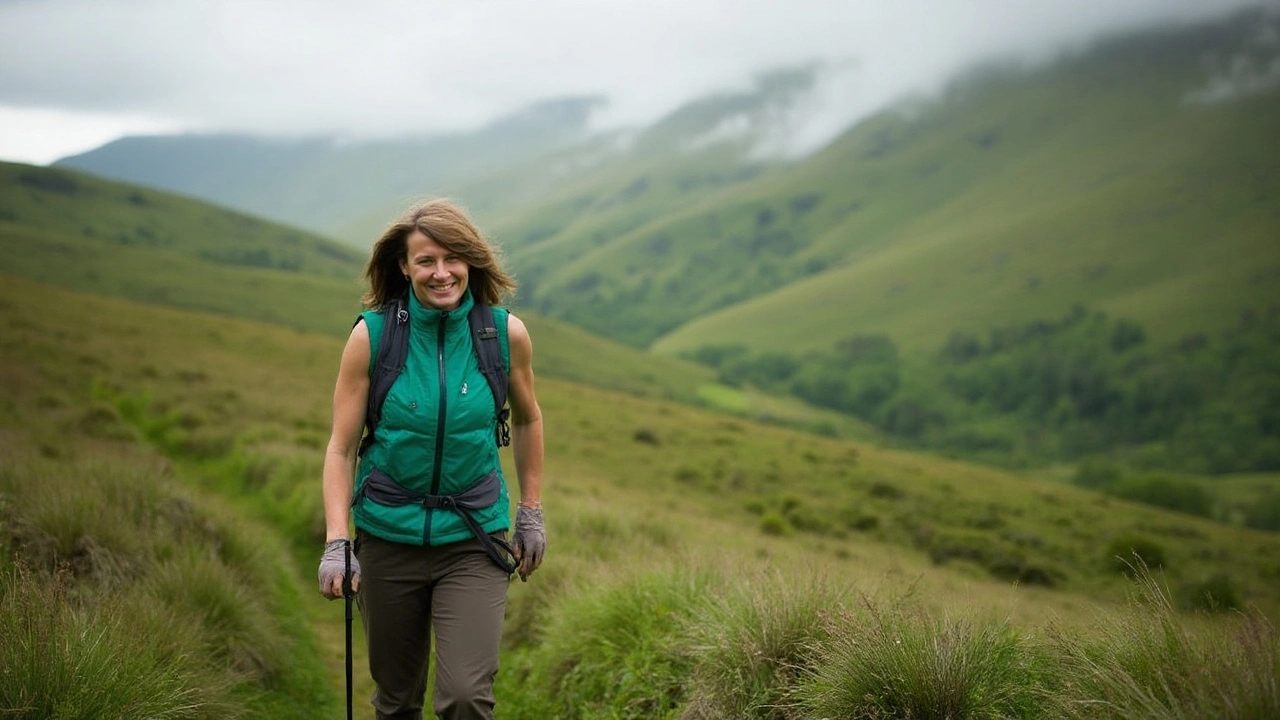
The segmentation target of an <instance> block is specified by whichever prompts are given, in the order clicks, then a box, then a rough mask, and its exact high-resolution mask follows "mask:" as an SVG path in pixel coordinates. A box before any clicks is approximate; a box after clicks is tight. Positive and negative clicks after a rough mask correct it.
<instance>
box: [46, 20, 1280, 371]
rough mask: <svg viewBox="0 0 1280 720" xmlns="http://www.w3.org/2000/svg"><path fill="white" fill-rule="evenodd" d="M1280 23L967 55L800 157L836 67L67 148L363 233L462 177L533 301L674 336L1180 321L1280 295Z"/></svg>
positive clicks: (119, 169) (750, 341) (656, 336)
mask: <svg viewBox="0 0 1280 720" xmlns="http://www.w3.org/2000/svg"><path fill="white" fill-rule="evenodd" d="M1277 32H1280V22H1278V21H1277V19H1276V17H1275V16H1274V15H1268V14H1264V13H1261V12H1251V13H1244V14H1241V15H1238V16H1235V17H1233V18H1229V19H1227V20H1223V21H1219V22H1216V23H1212V24H1206V25H1202V26H1198V27H1179V28H1166V29H1160V30H1153V31H1149V32H1146V33H1142V34H1135V35H1132V36H1128V37H1121V38H1114V39H1111V40H1109V41H1106V42H1101V43H1098V44H1097V45H1095V46H1093V47H1090V48H1087V49H1084V50H1081V51H1079V52H1077V53H1076V54H1075V55H1073V56H1070V57H1067V58H1065V59H1063V60H1061V61H1059V62H1057V63H1056V64H1053V65H1051V66H1049V67H1044V68H1038V69H1034V70H1026V69H1021V68H1014V67H991V68H985V69H981V70H977V71H974V72H971V73H970V74H968V75H967V76H965V77H964V78H963V79H961V80H959V81H957V82H955V83H953V84H952V86H951V87H950V88H949V89H948V90H947V91H946V92H945V93H943V94H942V95H941V96H939V97H935V98H932V99H928V100H915V101H913V102H911V103H909V104H903V105H901V106H898V107H895V108H891V109H888V110H885V111H883V112H880V113H878V114H876V115H874V116H873V117H870V118H869V119H867V120H864V121H862V122H860V123H858V124H856V125H855V126H853V127H851V128H849V129H847V130H846V131H845V132H844V133H843V134H841V135H840V136H839V137H838V138H836V139H835V140H834V141H833V142H831V143H830V144H828V145H827V146H825V147H822V148H819V149H818V150H817V151H815V152H813V153H811V154H810V155H807V156H804V157H783V156H780V155H779V154H777V153H775V152H771V150H774V149H776V148H777V147H778V146H779V145H780V143H779V142H778V139H779V138H786V137H788V135H787V133H788V132H791V131H792V130H793V127H792V126H791V124H790V123H791V122H792V121H793V120H794V119H795V118H796V117H800V116H803V114H804V113H805V112H808V111H810V110H812V109H813V108H814V105H815V103H817V102H818V98H819V96H820V95H821V93H818V92H817V91H816V87H817V85H818V84H819V81H820V79H821V73H822V72H823V71H824V69H823V68H822V67H821V66H814V67H807V68H795V69H791V70H787V71H783V72H777V73H772V74H767V75H764V76H761V77H760V78H759V79H758V81H757V83H756V84H755V85H754V86H753V87H751V88H748V89H745V90H741V91H738V92H726V93H719V94H715V95H711V96H708V97H705V98H701V99H699V100H697V101H694V102H691V103H689V104H687V105H685V106H684V107H681V108H679V109H678V110H676V111H675V112H673V113H672V114H670V115H669V116H667V117H665V118H662V119H661V120H659V121H658V122H656V123H654V124H653V125H651V126H648V127H644V128H637V129H630V130H617V131H612V132H604V133H601V132H592V131H591V129H590V127H589V124H588V119H589V115H590V112H591V111H592V109H593V108H594V107H596V103H598V102H600V101H599V100H597V99H572V100H564V101H557V102H552V103H548V104H545V105H542V106H538V107H535V108H532V109H531V110H530V111H528V112H527V113H523V114H520V115H517V116H513V117H511V118H508V119H506V120H504V121H501V122H498V123H495V124H493V125H492V126H490V127H488V128H485V129H483V130H480V131H477V132H475V133H464V134H457V135H451V136H441V137H437V138H431V139H426V140H420V141H414V142H384V143H369V144H360V145H338V144H335V143H332V142H329V141H323V142H322V141H305V142H304V141H297V142H292V143H286V142H268V141H263V140H254V139H249V138H216V137H186V138H168V139H166V138H135V139H130V140H122V141H120V142H118V143H113V144H111V145H108V146H106V147H104V148H101V149H99V150H95V151H93V152H91V153H87V154H85V155H82V156H78V157H76V158H70V159H67V160H65V161H62V164H66V165H74V166H76V167H81V168H84V169H86V170H89V171H91V172H95V173H98V174H104V175H109V176H113V177H128V178H130V179H131V180H134V181H137V182H143V183H148V184H155V185H158V186H163V187H166V188H169V189H172V190H176V191H179V192H184V193H189V194H192V195H197V196H200V197H204V198H210V199H213V200H215V201H217V202H220V203H225V204H227V205H230V206H233V207H236V208H239V209H242V210H246V211H250V212H254V213H257V214H260V215H264V216H269V217H273V218H279V219H283V220H288V221H291V222H294V223H297V224H300V225H302V226H305V227H308V228H312V229H317V230H322V231H324V232H328V233H330V234H332V235H334V236H340V237H343V238H345V239H347V240H349V241H351V242H354V243H358V244H361V245H363V244H366V243H367V242H368V241H369V239H370V238H372V237H373V236H374V235H375V234H376V233H377V232H378V230H379V229H380V228H381V227H382V226H383V225H384V224H385V223H386V222H387V220H388V219H389V218H390V217H391V216H392V215H393V214H394V213H395V212H396V211H397V210H398V209H400V208H402V207H403V206H404V205H406V204H408V202H409V201H411V200H413V199H417V198H418V197H420V196H422V195H425V194H446V195H449V196H451V197H455V198H458V199H460V200H461V201H463V202H464V203H465V204H466V205H467V206H468V207H469V208H470V209H471V210H472V211H473V212H474V213H475V215H476V216H477V218H478V219H479V220H480V224H481V225H482V227H484V228H485V229H486V230H487V231H488V232H489V233H490V234H491V235H492V236H493V237H495V238H496V239H497V240H498V241H500V242H501V243H502V245H503V246H504V248H505V249H506V251H507V254H508V256H509V257H510V259H511V261H512V263H513V266H514V268H515V270H516V272H517V274H518V276H519V279H520V282H521V291H520V296H519V299H520V303H521V304H522V305H524V306H526V307H530V308H535V309H537V310H538V311H539V312H541V313H545V314H547V315H550V316H552V317H556V318H561V319H564V320H567V321H570V322H572V323H575V324H577V325H580V326H582V327H584V328H587V329H589V330H590V331H592V332H594V333H597V334H603V335H606V336H609V337H612V338H615V339H618V340H622V341H624V342H627V343H629V344H632V345H635V346H639V347H652V348H655V349H657V350H658V351H660V352H663V353H672V354H678V353H689V352H693V351H695V350H697V349H698V348H699V347H703V346H708V345H726V344H741V345H744V346H746V347H747V348H750V349H752V350H755V351H770V352H784V353H796V354H798V353H805V352H809V351H812V350H817V349H824V348H827V347H830V345H831V344H832V343H833V342H834V341H835V340H836V339H837V338H838V337H842V336H848V335H852V334H860V333H861V334H867V333H871V334H875V333H883V334H887V335H889V336H891V337H892V338H893V339H894V341H895V342H897V343H899V344H900V345H901V346H902V347H903V348H904V349H906V350H907V351H909V352H931V351H933V350H936V349H937V348H938V347H939V346H940V345H941V344H942V343H943V342H944V341H945V340H946V338H947V337H948V336H949V335H950V334H951V333H952V332H954V331H964V332H978V333H982V332H986V331H987V330H988V329H989V328H991V327H994V326H998V325H1007V324H1010V323H1020V322H1026V321H1031V320H1036V319H1043V318H1053V317H1059V316H1061V315H1062V314H1063V313H1064V312H1065V311H1066V310H1067V309H1069V308H1070V307H1071V306H1072V305H1074V304H1077V303H1083V304H1086V305H1088V306H1089V307H1090V308H1092V309H1097V310H1104V311H1107V312H1108V313H1111V314H1112V315H1114V316H1120V317H1128V318H1133V319H1135V320H1137V321H1140V322H1142V323H1143V324H1144V325H1145V326H1146V327H1147V329H1148V331H1149V332H1150V333H1152V337H1153V338H1156V339H1160V338H1163V339H1169V338H1173V337H1177V336H1179V335H1181V334H1184V333H1188V332H1198V331H1206V330H1213V329H1214V328H1217V327H1220V326H1223V325H1224V324H1231V323H1232V322H1234V320H1235V319H1236V318H1237V317H1238V316H1239V315H1240V313H1242V312H1249V311H1253V312H1266V311H1267V310H1268V307H1269V305H1268V302H1274V301H1273V300H1271V301H1269V300H1268V298H1274V297H1276V295H1277V294H1280V292H1278V285H1280V279H1278V278H1280V257H1278V256H1277V252H1278V249H1277V243H1276V242H1275V241H1274V238H1276V237H1280V221H1278V220H1277V215H1276V210H1275V207H1277V206H1280V201H1278V200H1280V170H1278V166H1277V164H1278V163H1280V146H1278V143H1280V133H1277V132H1276V131H1275V128H1276V127H1280V93H1278V92H1277V88H1278V87H1280V70H1277V68H1280V60H1277V57H1278V54H1280V50H1277V45H1276V43H1275V42H1274V36H1275V35H1276V34H1277ZM1268 38H1272V39H1271V40H1268ZM784 144H785V143H784Z"/></svg>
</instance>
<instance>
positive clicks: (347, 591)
mask: <svg viewBox="0 0 1280 720" xmlns="http://www.w3.org/2000/svg"><path fill="white" fill-rule="evenodd" d="M345 558H346V570H345V571H344V572H343V573H342V598H343V600H344V602H345V603H346V606H347V720H351V596H352V595H354V594H355V593H353V592H351V543H349V542H348V543H347V545H346V554H345Z"/></svg>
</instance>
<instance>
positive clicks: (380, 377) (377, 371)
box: [359, 299, 409, 456]
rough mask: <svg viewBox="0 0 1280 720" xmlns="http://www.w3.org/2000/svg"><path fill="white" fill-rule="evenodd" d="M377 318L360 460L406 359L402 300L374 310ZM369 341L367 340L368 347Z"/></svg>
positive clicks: (406, 331)
mask: <svg viewBox="0 0 1280 720" xmlns="http://www.w3.org/2000/svg"><path fill="white" fill-rule="evenodd" d="M378 315H379V316H381V320H382V332H381V334H380V335H379V337H378V345H377V352H376V354H375V355H374V357H373V362H372V363H371V364H370V366H369V401H368V405H367V407H366V408H365V414H364V427H365V432H364V437H363V438H361V440H360V452H359V454H360V455H361V456H363V455H364V451H365V450H367V449H368V448H369V445H370V444H371V443H372V442H373V432H374V430H376V429H377V428H378V423H379V422H380V421H381V420H382V404H383V402H385V401H386V399H387V393H388V392H390V390H391V386H392V384H394V383H395V381H396V378H398V377H400V372H401V371H402V370H404V361H405V358H406V357H408V355H409V310H408V308H406V307H405V302H404V300H399V299H398V300H396V301H394V302H390V303H387V304H386V305H384V306H382V308H381V309H379V310H378ZM372 341H373V340H372V337H371V338H370V343H372Z"/></svg>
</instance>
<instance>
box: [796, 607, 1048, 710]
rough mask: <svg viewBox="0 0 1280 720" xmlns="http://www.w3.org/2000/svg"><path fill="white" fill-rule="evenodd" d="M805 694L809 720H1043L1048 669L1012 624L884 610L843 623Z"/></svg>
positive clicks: (803, 687) (847, 617)
mask: <svg viewBox="0 0 1280 720" xmlns="http://www.w3.org/2000/svg"><path fill="white" fill-rule="evenodd" d="M814 665H815V668H814V670H813V671H812V672H811V673H809V674H808V675H807V676H806V677H805V678H803V679H802V681H801V682H800V687H799V688H798V690H797V694H798V695H799V697H800V698H801V701H802V704H803V705H804V706H805V707H806V709H807V710H808V711H809V713H811V714H810V715H808V716H810V717H841V718H867V719H868V720H870V719H879V718H922V719H924V718H938V719H942V718H947V719H954V720H963V719H965V718H975V719H976V718H1030V717H1039V714H1038V713H1039V705H1040V701H1039V695H1040V692H1041V682H1042V679H1041V673H1042V670H1041V669H1040V666H1041V663H1040V661H1039V659H1038V658H1037V655H1036V653H1035V651H1034V650H1033V648H1032V646H1031V645H1030V644H1029V643H1028V642H1027V640H1026V639H1025V638H1023V637H1022V636H1021V635H1020V634H1019V633H1018V632H1017V631H1016V630H1015V629H1014V628H1012V627H1011V626H1010V625H1009V624H1008V623H1006V622H1002V621H998V620H983V619H977V618H953V617H949V616H945V615H937V614H934V613H929V612H925V611H922V610H918V609H911V608H905V607H897V606H889V607H879V606H877V605H875V604H872V603H870V602H868V603H866V604H865V605H864V606H863V607H862V608H861V609H860V611H846V612H844V613H842V614H841V615H840V616H839V617H837V618H835V620H834V622H833V625H832V629H831V641H830V642H829V643H828V644H826V645H824V646H823V647H822V649H821V650H820V654H819V657H818V659H817V660H815V662H814Z"/></svg>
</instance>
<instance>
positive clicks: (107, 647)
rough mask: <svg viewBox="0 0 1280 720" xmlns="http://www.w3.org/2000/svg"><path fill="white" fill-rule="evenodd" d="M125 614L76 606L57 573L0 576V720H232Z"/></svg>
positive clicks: (12, 570) (197, 679)
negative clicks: (215, 719) (142, 634)
mask: <svg viewBox="0 0 1280 720" xmlns="http://www.w3.org/2000/svg"><path fill="white" fill-rule="evenodd" d="M130 605H131V604H130V603H128V602H123V601H119V600H111V599H104V600H103V601H102V602H101V603H97V604H96V605H94V606H84V605H81V604H78V603H75V602H74V601H73V598H72V597H71V593H70V578H69V574H68V571H65V570H64V571H62V572H60V573H58V574H55V575H46V574H43V573H39V572H35V571H32V570H30V569H28V568H25V567H24V566H9V567H7V568H5V569H4V570H3V571H2V572H0V667H3V668H4V671H3V672H0V716H3V717H5V718H17V719H20V720H28V719H30V720H37V719H43V718H66V719H67V720H72V719H80V718H82V719H84V720H96V719H98V718H156V719H157V720H170V719H174V720H176V719H178V718H210V719H212V718H234V717H239V716H240V715H241V713H240V712H239V711H238V709H237V708H236V707H234V706H231V705H227V704H225V703H221V702H218V699H219V695H220V690H219V688H218V683H217V682H216V678H213V677H210V676H208V675H204V674H200V673H193V672H191V671H190V668H189V667H188V666H187V664H186V663H182V662H178V663H175V662H172V661H173V660H174V658H173V657H172V655H173V653H172V650H171V648H172V645H171V643H172V641H171V640H170V641H166V640H165V638H164V636H160V637H158V638H156V639H155V640H152V639H151V638H155V636H151V635H147V636H143V637H142V638H140V637H139V636H138V635H136V634H135V633H136V631H137V630H138V623H137V616H135V615H133V613H132V611H133V610H135V609H137V608H135V607H131V606H130ZM140 639H144V640H145V641H142V642H140V641H139V640H140ZM179 659H181V658H179Z"/></svg>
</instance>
